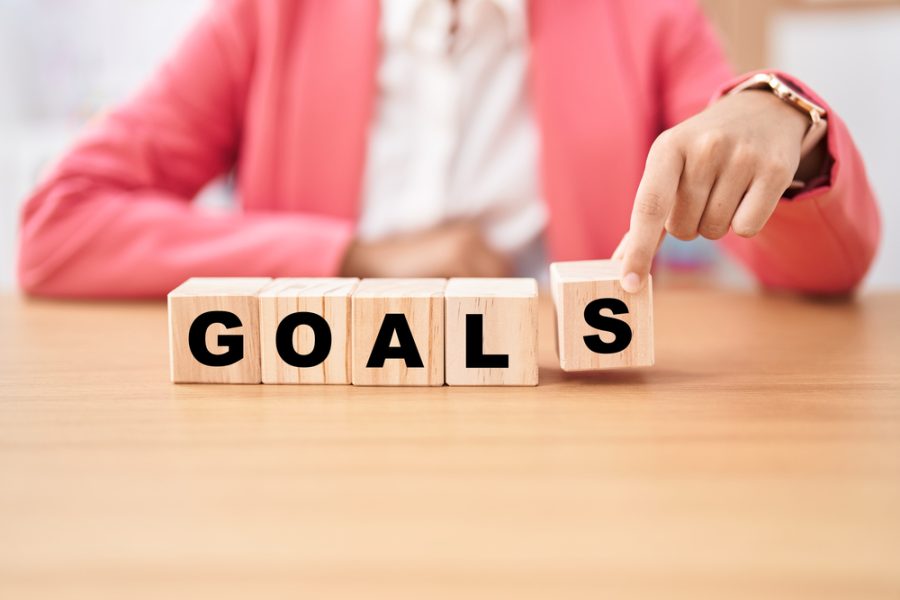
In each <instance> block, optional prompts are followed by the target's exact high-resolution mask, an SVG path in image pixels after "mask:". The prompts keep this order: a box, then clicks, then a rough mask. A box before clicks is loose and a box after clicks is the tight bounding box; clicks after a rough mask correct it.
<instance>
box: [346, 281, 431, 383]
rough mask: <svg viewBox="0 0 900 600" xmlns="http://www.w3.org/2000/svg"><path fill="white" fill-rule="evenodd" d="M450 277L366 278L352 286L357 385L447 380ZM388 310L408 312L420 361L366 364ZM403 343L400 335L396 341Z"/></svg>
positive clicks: (393, 343) (355, 376)
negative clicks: (446, 294)
mask: <svg viewBox="0 0 900 600" xmlns="http://www.w3.org/2000/svg"><path fill="white" fill-rule="evenodd" d="M446 285H447V280H446V279H388V278H385V279H363V280H362V281H361V282H360V283H359V285H358V286H357V288H356V291H354V292H353V299H352V302H353V323H352V325H351V338H352V346H353V358H352V362H353V373H352V379H353V385H409V386H441V385H444V288H445V287H446ZM387 314H399V315H403V316H404V317H405V320H406V322H407V323H408V325H409V329H410V331H411V333H412V338H413V341H414V342H415V345H416V349H417V352H418V354H419V357H420V358H421V360H422V366H421V367H408V366H407V364H406V362H405V361H403V360H399V359H390V360H387V361H385V364H384V366H383V367H380V368H370V367H368V366H367V363H368V360H369V357H370V356H371V354H372V349H373V348H374V346H375V340H376V337H377V335H378V332H379V331H380V330H381V328H382V325H383V323H384V317H385V315H387ZM398 344H399V340H398V339H395V340H394V341H393V342H392V345H394V346H396V345H398Z"/></svg>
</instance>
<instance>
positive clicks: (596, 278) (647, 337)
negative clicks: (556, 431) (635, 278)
mask: <svg viewBox="0 0 900 600" xmlns="http://www.w3.org/2000/svg"><path fill="white" fill-rule="evenodd" d="M621 268H622V267H621V262H619V261H612V260H585V261H575V262H559V263H553V264H552V265H550V286H551V293H552V295H553V306H554V309H555V311H556V340H557V352H558V354H559V365H560V367H561V368H562V369H563V370H564V371H596V370H602V369H620V368H626V367H649V366H652V365H653V360H654V357H653V290H652V283H653V282H652V280H648V281H647V284H646V285H645V286H644V289H643V290H641V291H640V292H638V293H637V294H629V293H627V292H626V291H625V290H623V289H622V287H621V285H619V277H620V275H621Z"/></svg>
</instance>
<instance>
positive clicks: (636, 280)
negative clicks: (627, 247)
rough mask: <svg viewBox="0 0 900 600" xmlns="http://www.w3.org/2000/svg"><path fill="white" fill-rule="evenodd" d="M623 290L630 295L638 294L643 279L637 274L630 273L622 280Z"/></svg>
mask: <svg viewBox="0 0 900 600" xmlns="http://www.w3.org/2000/svg"><path fill="white" fill-rule="evenodd" d="M622 289H623V290H625V291H626V292H628V293H629V294H637V293H638V292H639V291H641V278H640V277H638V274H637V273H629V274H627V275H626V276H625V277H623V278H622Z"/></svg>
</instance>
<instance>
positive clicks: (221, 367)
mask: <svg viewBox="0 0 900 600" xmlns="http://www.w3.org/2000/svg"><path fill="white" fill-rule="evenodd" d="M270 281H271V279H270V278H268V277H247V278H218V279H217V278H193V279H188V280H187V281H185V282H184V283H183V284H181V285H180V286H178V287H177V288H175V289H174V290H172V291H171V292H169V296H168V301H169V359H170V371H171V377H172V381H173V382H175V383H259V382H260V358H259V300H258V298H257V294H258V293H259V291H260V290H262V289H263V288H264V287H265V286H266V285H268V284H269V282H270Z"/></svg>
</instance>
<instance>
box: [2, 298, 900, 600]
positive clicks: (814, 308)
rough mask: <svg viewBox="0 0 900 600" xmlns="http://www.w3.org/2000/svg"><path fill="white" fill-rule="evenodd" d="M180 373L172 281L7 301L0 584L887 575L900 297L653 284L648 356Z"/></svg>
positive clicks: (895, 510) (482, 593)
mask: <svg viewBox="0 0 900 600" xmlns="http://www.w3.org/2000/svg"><path fill="white" fill-rule="evenodd" d="M549 316H550V315H549V310H547V306H546V305H545V306H544V307H543V314H542V325H541V343H542V346H543V347H542V370H541V385H540V386H539V387H537V388H524V389H520V388H504V389H498V388H475V389H463V388H447V387H444V388H436V389H396V388H354V387H349V386H348V387H327V388H326V387H300V386H200V385H172V384H170V383H169V382H168V380H167V376H168V371H167V360H168V359H167V342H166V312H165V306H164V304H163V303H162V302H153V303H131V304H128V303H121V304H120V303H80V302H78V303H66V302H54V301H41V300H23V299H20V298H18V297H16V296H11V295H7V296H5V297H2V298H0V336H2V337H0V339H2V345H0V597H3V598H10V599H14V598H15V599H19V598H32V597H36V598H67V597H90V598H98V597H115V598H131V597H165V598H173V597H190V598H204V597H208V596H215V597H218V598H224V597H240V596H244V597H247V596H250V597H292V598H297V597H307V598H341V597H364V598H372V597H391V598H436V597H467V598H469V597H486V598H497V597H520V598H530V597H550V598H570V597H591V598H596V597H599V596H601V595H604V594H605V595H606V596H607V597H613V598H630V597H663V598H681V597H684V598H698V597H701V598H702V597H711V598H744V597H746V598H781V597H783V598H796V597H808V598H898V597H900V294H896V293H893V294H872V295H864V296H862V297H860V298H858V299H857V300H855V301H853V302H821V301H819V302H816V301H804V300H797V299H792V298H788V297H779V296H765V295H761V294H755V293H736V292H724V291H715V290H705V291H703V290H674V289H672V290H667V289H665V288H659V289H657V292H656V312H655V318H656V336H657V343H656V348H657V366H656V367H654V368H652V369H649V370H642V371H631V372H615V373H600V374H591V375H580V376H573V375H564V374H562V373H561V372H560V371H559V370H558V368H556V367H555V366H554V364H555V356H554V354H553V333H552V332H553V328H552V326H551V325H550V321H549Z"/></svg>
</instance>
